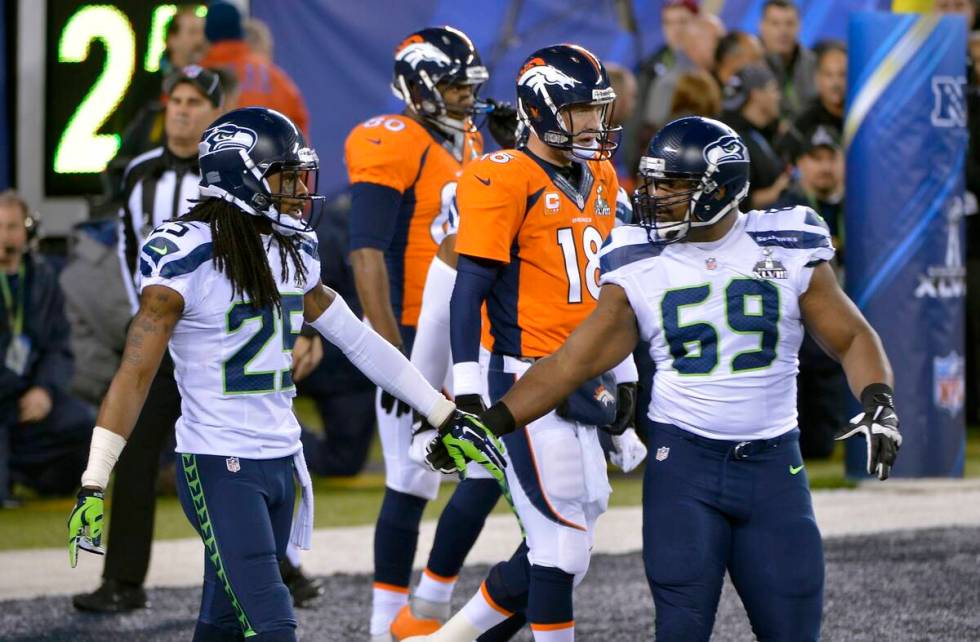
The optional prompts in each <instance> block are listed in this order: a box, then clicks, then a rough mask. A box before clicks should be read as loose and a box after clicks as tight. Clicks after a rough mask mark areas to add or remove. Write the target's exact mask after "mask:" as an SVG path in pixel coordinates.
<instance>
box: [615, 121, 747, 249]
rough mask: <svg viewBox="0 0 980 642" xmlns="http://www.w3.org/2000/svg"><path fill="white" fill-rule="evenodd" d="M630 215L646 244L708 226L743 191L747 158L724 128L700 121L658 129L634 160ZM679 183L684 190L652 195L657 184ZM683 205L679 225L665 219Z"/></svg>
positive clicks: (737, 140)
mask: <svg viewBox="0 0 980 642" xmlns="http://www.w3.org/2000/svg"><path fill="white" fill-rule="evenodd" d="M637 179H638V180H637V188H636V190H635V191H634V192H633V211H634V213H635V215H636V217H637V219H638V220H639V221H640V224H641V225H644V226H646V227H647V229H648V230H650V233H651V239H652V240H654V241H658V242H666V243H673V242H675V241H680V240H682V239H684V238H685V237H686V236H687V234H688V232H690V230H691V228H692V227H708V226H710V225H714V224H715V223H717V222H718V221H720V220H721V219H722V218H724V217H725V215H727V214H728V213H730V212H733V211H737V210H738V204H739V202H740V201H741V200H742V199H744V198H745V196H746V194H748V191H749V152H748V149H746V147H745V143H744V142H742V139H741V137H740V136H739V135H738V134H737V133H735V131H734V130H733V129H732V128H731V127H729V126H728V125H726V124H724V123H721V122H718V121H717V120H712V119H710V118H702V117H700V116H689V117H686V118H680V119H678V120H675V121H672V122H670V123H667V124H666V125H664V127H663V129H661V130H660V131H659V132H658V133H657V135H656V136H654V137H653V140H651V141H650V145H649V146H648V147H647V150H646V152H645V153H644V155H643V157H642V158H640V167H639V175H638V177H637ZM662 181H671V182H674V183H676V182H678V181H679V182H681V183H682V184H686V187H687V189H684V190H682V191H671V193H669V194H665V195H659V196H658V195H657V189H656V188H657V183H658V182H662ZM682 203H686V205H687V209H686V213H685V216H684V218H683V219H681V220H674V217H673V216H671V213H672V212H673V211H674V210H676V208H677V207H678V205H679V204H682Z"/></svg>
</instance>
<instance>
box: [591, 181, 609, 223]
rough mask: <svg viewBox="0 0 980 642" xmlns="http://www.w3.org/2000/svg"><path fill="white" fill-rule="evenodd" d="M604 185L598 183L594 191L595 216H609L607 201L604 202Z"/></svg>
mask: <svg viewBox="0 0 980 642" xmlns="http://www.w3.org/2000/svg"><path fill="white" fill-rule="evenodd" d="M603 192H605V188H604V186H602V185H600V186H599V187H597V188H596V191H595V214H596V216H609V212H610V211H611V210H610V209H609V203H608V202H606V197H605V194H603Z"/></svg>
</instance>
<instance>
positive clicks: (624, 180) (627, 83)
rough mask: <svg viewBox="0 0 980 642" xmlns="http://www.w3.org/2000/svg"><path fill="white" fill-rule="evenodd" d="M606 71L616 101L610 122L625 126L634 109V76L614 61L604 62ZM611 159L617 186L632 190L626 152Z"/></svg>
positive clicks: (631, 171)
mask: <svg viewBox="0 0 980 642" xmlns="http://www.w3.org/2000/svg"><path fill="white" fill-rule="evenodd" d="M606 73H607V74H608V75H609V84H610V85H611V86H612V88H613V91H615V92H616V102H614V103H613V113H612V115H611V116H610V121H611V122H610V124H611V125H612V126H616V125H622V126H624V127H625V125H626V123H627V122H629V121H631V120H632V118H633V114H634V112H635V111H636V96H637V91H636V76H634V75H633V72H632V71H630V70H629V69H627V68H626V67H623V66H622V65H617V64H616V63H614V62H610V63H606ZM621 144H622V143H621ZM612 160H613V164H614V165H615V166H616V174H617V175H618V176H619V186H620V187H622V188H623V189H625V190H626V192H627V193H629V192H632V191H633V190H632V186H633V180H634V172H633V168H632V167H630V166H629V165H628V164H627V161H626V154H616V155H615V156H613V159H612Z"/></svg>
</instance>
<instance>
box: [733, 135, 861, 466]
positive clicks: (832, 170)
mask: <svg viewBox="0 0 980 642" xmlns="http://www.w3.org/2000/svg"><path fill="white" fill-rule="evenodd" d="M750 153H751V152H750ZM795 156H796V164H797V167H798V168H799V178H798V179H797V181H796V182H795V183H794V184H793V185H791V186H790V187H789V188H788V189H787V190H786V191H784V192H783V194H782V195H781V196H780V199H779V202H778V203H777V205H778V206H780V207H792V206H796V205H803V206H805V207H809V208H812V209H813V210H814V211H815V212H817V213H818V214H820V216H821V217H823V219H824V221H826V223H827V226H828V227H829V228H830V233H831V234H832V235H833V237H834V247H835V248H836V249H837V257H838V261H841V262H842V261H843V257H844V252H843V250H844V248H843V247H841V237H842V235H841V230H842V228H843V224H844V221H843V214H844V152H843V151H842V149H841V145H840V133H839V132H838V131H837V130H834V129H832V128H831V127H829V126H827V125H818V126H817V127H816V128H814V129H812V130H809V131H807V132H804V134H803V139H802V140H799V141H798V144H797V145H796V147H795ZM838 265H839V264H838ZM797 391H798V394H797V409H798V411H799V424H800V451H801V452H802V453H803V457H805V458H807V459H811V458H812V459H824V458H827V457H830V456H831V454H833V452H834V433H835V432H836V431H837V430H838V429H839V428H840V427H841V426H843V425H844V424H845V423H846V422H847V415H848V412H847V409H848V407H849V404H850V394H849V392H848V388H847V378H846V377H845V376H844V371H843V370H842V369H841V367H840V364H839V363H838V362H837V361H835V360H834V359H832V358H831V357H830V356H828V355H827V353H826V352H824V351H823V349H822V348H821V347H820V346H819V345H818V344H817V343H816V341H814V340H813V338H812V337H811V336H810V334H809V333H807V334H806V336H805V337H804V339H803V344H802V345H801V346H800V372H799V375H798V376H797Z"/></svg>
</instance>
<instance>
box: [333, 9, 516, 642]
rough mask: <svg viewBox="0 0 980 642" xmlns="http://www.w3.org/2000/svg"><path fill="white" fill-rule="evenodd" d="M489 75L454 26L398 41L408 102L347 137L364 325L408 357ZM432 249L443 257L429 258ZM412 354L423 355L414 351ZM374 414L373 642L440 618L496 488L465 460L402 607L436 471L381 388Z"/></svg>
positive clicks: (447, 271)
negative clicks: (379, 496)
mask: <svg viewBox="0 0 980 642" xmlns="http://www.w3.org/2000/svg"><path fill="white" fill-rule="evenodd" d="M488 78H489V74H488V73H487V69H486V67H484V66H483V63H482V61H481V60H480V55H479V53H478V52H477V50H476V48H475V47H474V45H473V43H472V41H470V39H469V38H468V37H467V36H466V34H464V33H463V32H461V31H459V30H457V29H454V28H452V27H432V28H427V29H422V30H421V31H417V32H415V33H413V34H411V35H409V36H408V37H407V38H405V40H403V41H402V42H401V43H400V44H399V45H398V47H396V49H395V61H394V75H393V80H392V84H391V88H392V90H393V92H394V93H395V95H396V96H398V97H399V98H400V99H402V100H403V101H404V102H405V110H404V111H403V112H402V113H401V114H385V115H381V116H376V117H374V118H371V119H369V120H367V121H365V122H363V123H361V124H360V125H358V126H357V127H355V128H354V129H353V130H352V131H351V133H350V135H349V136H348V138H347V143H346V162H347V170H348V173H349V178H350V183H351V197H352V202H351V214H350V221H351V233H350V249H351V252H350V260H351V265H352V267H353V271H354V278H355V282H356V285H357V292H358V296H359V298H360V300H361V304H362V305H363V308H364V315H365V317H366V318H367V320H368V322H369V323H370V324H371V326H372V327H373V328H374V329H375V330H376V331H377V332H378V333H379V334H380V335H381V336H383V337H384V338H385V339H387V340H388V341H389V342H390V343H391V344H392V345H394V346H396V347H398V348H399V349H400V350H402V351H403V352H404V353H405V354H411V353H412V352H413V343H414V338H415V333H416V328H417V326H418V323H419V313H420V309H421V306H422V295H423V289H424V288H425V283H426V275H427V274H428V273H430V270H431V271H432V276H433V277H434V278H432V279H430V286H429V288H430V290H431V292H430V295H431V294H436V295H438V296H444V297H445V298H447V299H448V298H449V296H450V293H451V291H452V284H451V282H449V281H448V279H449V278H450V277H451V268H452V267H453V265H454V261H455V257H454V253H453V251H452V250H453V248H452V242H451V240H450V241H449V242H446V240H445V239H446V238H447V236H449V235H451V234H452V233H453V232H454V231H455V230H454V227H453V226H454V225H455V221H454V214H453V212H452V207H453V199H454V195H455V192H456V181H457V180H458V179H459V175H460V173H461V172H462V169H463V167H464V165H466V164H467V163H469V162H470V161H472V160H473V159H474V158H476V157H477V156H478V155H479V154H480V153H481V152H482V151H483V139H482V137H481V135H480V134H479V132H477V129H476V126H475V124H474V121H473V119H474V116H475V115H476V114H477V113H478V112H482V111H485V110H486V109H487V105H486V104H485V103H483V102H482V101H478V100H477V92H478V90H479V88H480V86H481V85H482V84H483V83H484V82H486V81H487V79H488ZM437 252H438V253H439V257H440V258H439V259H437V260H436V261H433V259H434V258H435V257H436V254H437ZM436 358H437V357H436ZM420 360H421V361H424V360H426V357H425V356H422V355H420V356H418V357H416V361H417V362H419V361H420ZM419 365H420V366H421V367H422V370H423V371H424V372H425V373H426V374H428V375H429V376H430V377H434V378H430V379H429V381H430V383H431V384H432V385H434V386H436V387H437V388H439V387H442V386H443V384H444V381H443V379H444V378H445V371H446V368H445V367H443V366H442V364H441V363H425V364H422V363H420V364H419ZM440 368H441V372H442V373H443V375H442V376H441V377H440V376H439V374H438V373H439V371H440ZM435 377H438V380H436V379H435ZM459 404H460V405H461V407H462V408H464V409H466V410H469V411H472V412H478V411H480V410H482V408H483V407H484V406H483V402H482V400H481V399H480V397H479V395H476V396H473V397H469V398H465V399H461V400H460V401H459ZM376 411H377V418H378V429H379V432H380V434H381V445H382V450H383V452H384V459H385V496H384V500H383V502H382V505H381V510H380V512H379V514H378V520H377V523H376V525H375V531H374V533H375V535H374V588H373V592H372V607H371V622H370V633H371V639H372V640H373V641H374V642H387V641H388V640H389V639H391V638H390V635H391V633H390V627H391V623H392V620H393V619H394V618H395V616H396V614H399V617H400V619H402V620H403V622H402V623H401V627H402V628H403V629H404V630H405V631H408V632H417V631H418V629H416V628H415V627H417V626H418V622H417V620H419V619H421V620H427V619H430V618H434V617H438V616H439V615H440V613H441V609H436V610H432V609H430V608H428V607H429V606H430V605H431V604H432V603H437V602H442V601H443V600H444V601H445V602H446V604H447V605H448V602H449V596H450V595H451V593H452V589H453V586H454V584H455V577H456V575H457V574H458V573H459V569H460V568H461V567H462V565H463V560H464V558H465V557H466V554H467V553H468V552H469V550H470V547H471V546H472V545H473V543H474V542H475V541H476V538H477V536H478V535H479V533H480V530H481V529H482V528H483V523H484V520H485V519H486V515H487V513H489V512H490V510H491V509H492V508H493V506H494V505H495V504H496V502H497V500H498V498H499V497H500V492H499V489H498V486H497V484H496V482H495V481H494V480H493V479H490V478H489V477H488V476H487V474H486V473H485V472H484V471H483V469H482V468H481V467H479V466H474V467H471V474H470V475H469V478H468V479H467V480H465V481H464V482H463V483H462V484H460V487H459V488H458V489H457V492H456V493H455V494H454V495H453V498H452V500H451V501H450V503H449V505H448V506H447V508H446V509H445V510H444V512H443V514H442V517H441V518H440V525H439V528H438V529H437V535H436V539H435V541H434V543H433V549H432V554H431V556H430V560H429V561H430V563H429V564H428V565H427V568H426V572H425V573H424V575H423V578H422V580H421V584H420V586H419V589H418V590H417V591H416V594H417V595H418V596H420V597H421V598H422V600H423V601H420V602H418V603H415V604H413V608H408V605H407V602H408V593H409V583H410V581H411V572H412V561H413V559H414V557H415V550H416V546H417V542H418V529H419V522H420V521H421V519H422V511H423V509H424V508H425V504H426V502H427V501H428V500H431V499H434V498H435V497H436V494H437V493H438V489H439V479H440V475H439V474H438V473H436V472H434V471H432V470H429V469H427V468H425V467H424V466H422V465H420V464H419V463H417V462H416V461H413V460H412V459H411V458H410V457H409V454H408V453H409V447H410V443H411V435H412V415H411V413H410V412H409V411H408V407H407V406H405V405H404V404H399V403H395V402H394V400H393V398H392V397H391V396H390V395H388V394H387V393H384V392H383V391H381V390H379V391H378V402H377V404H376ZM443 596H445V597H443ZM446 610H448V608H447V609H446ZM446 615H448V613H446V614H445V615H442V619H445V617H446ZM416 616H417V617H416Z"/></svg>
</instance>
